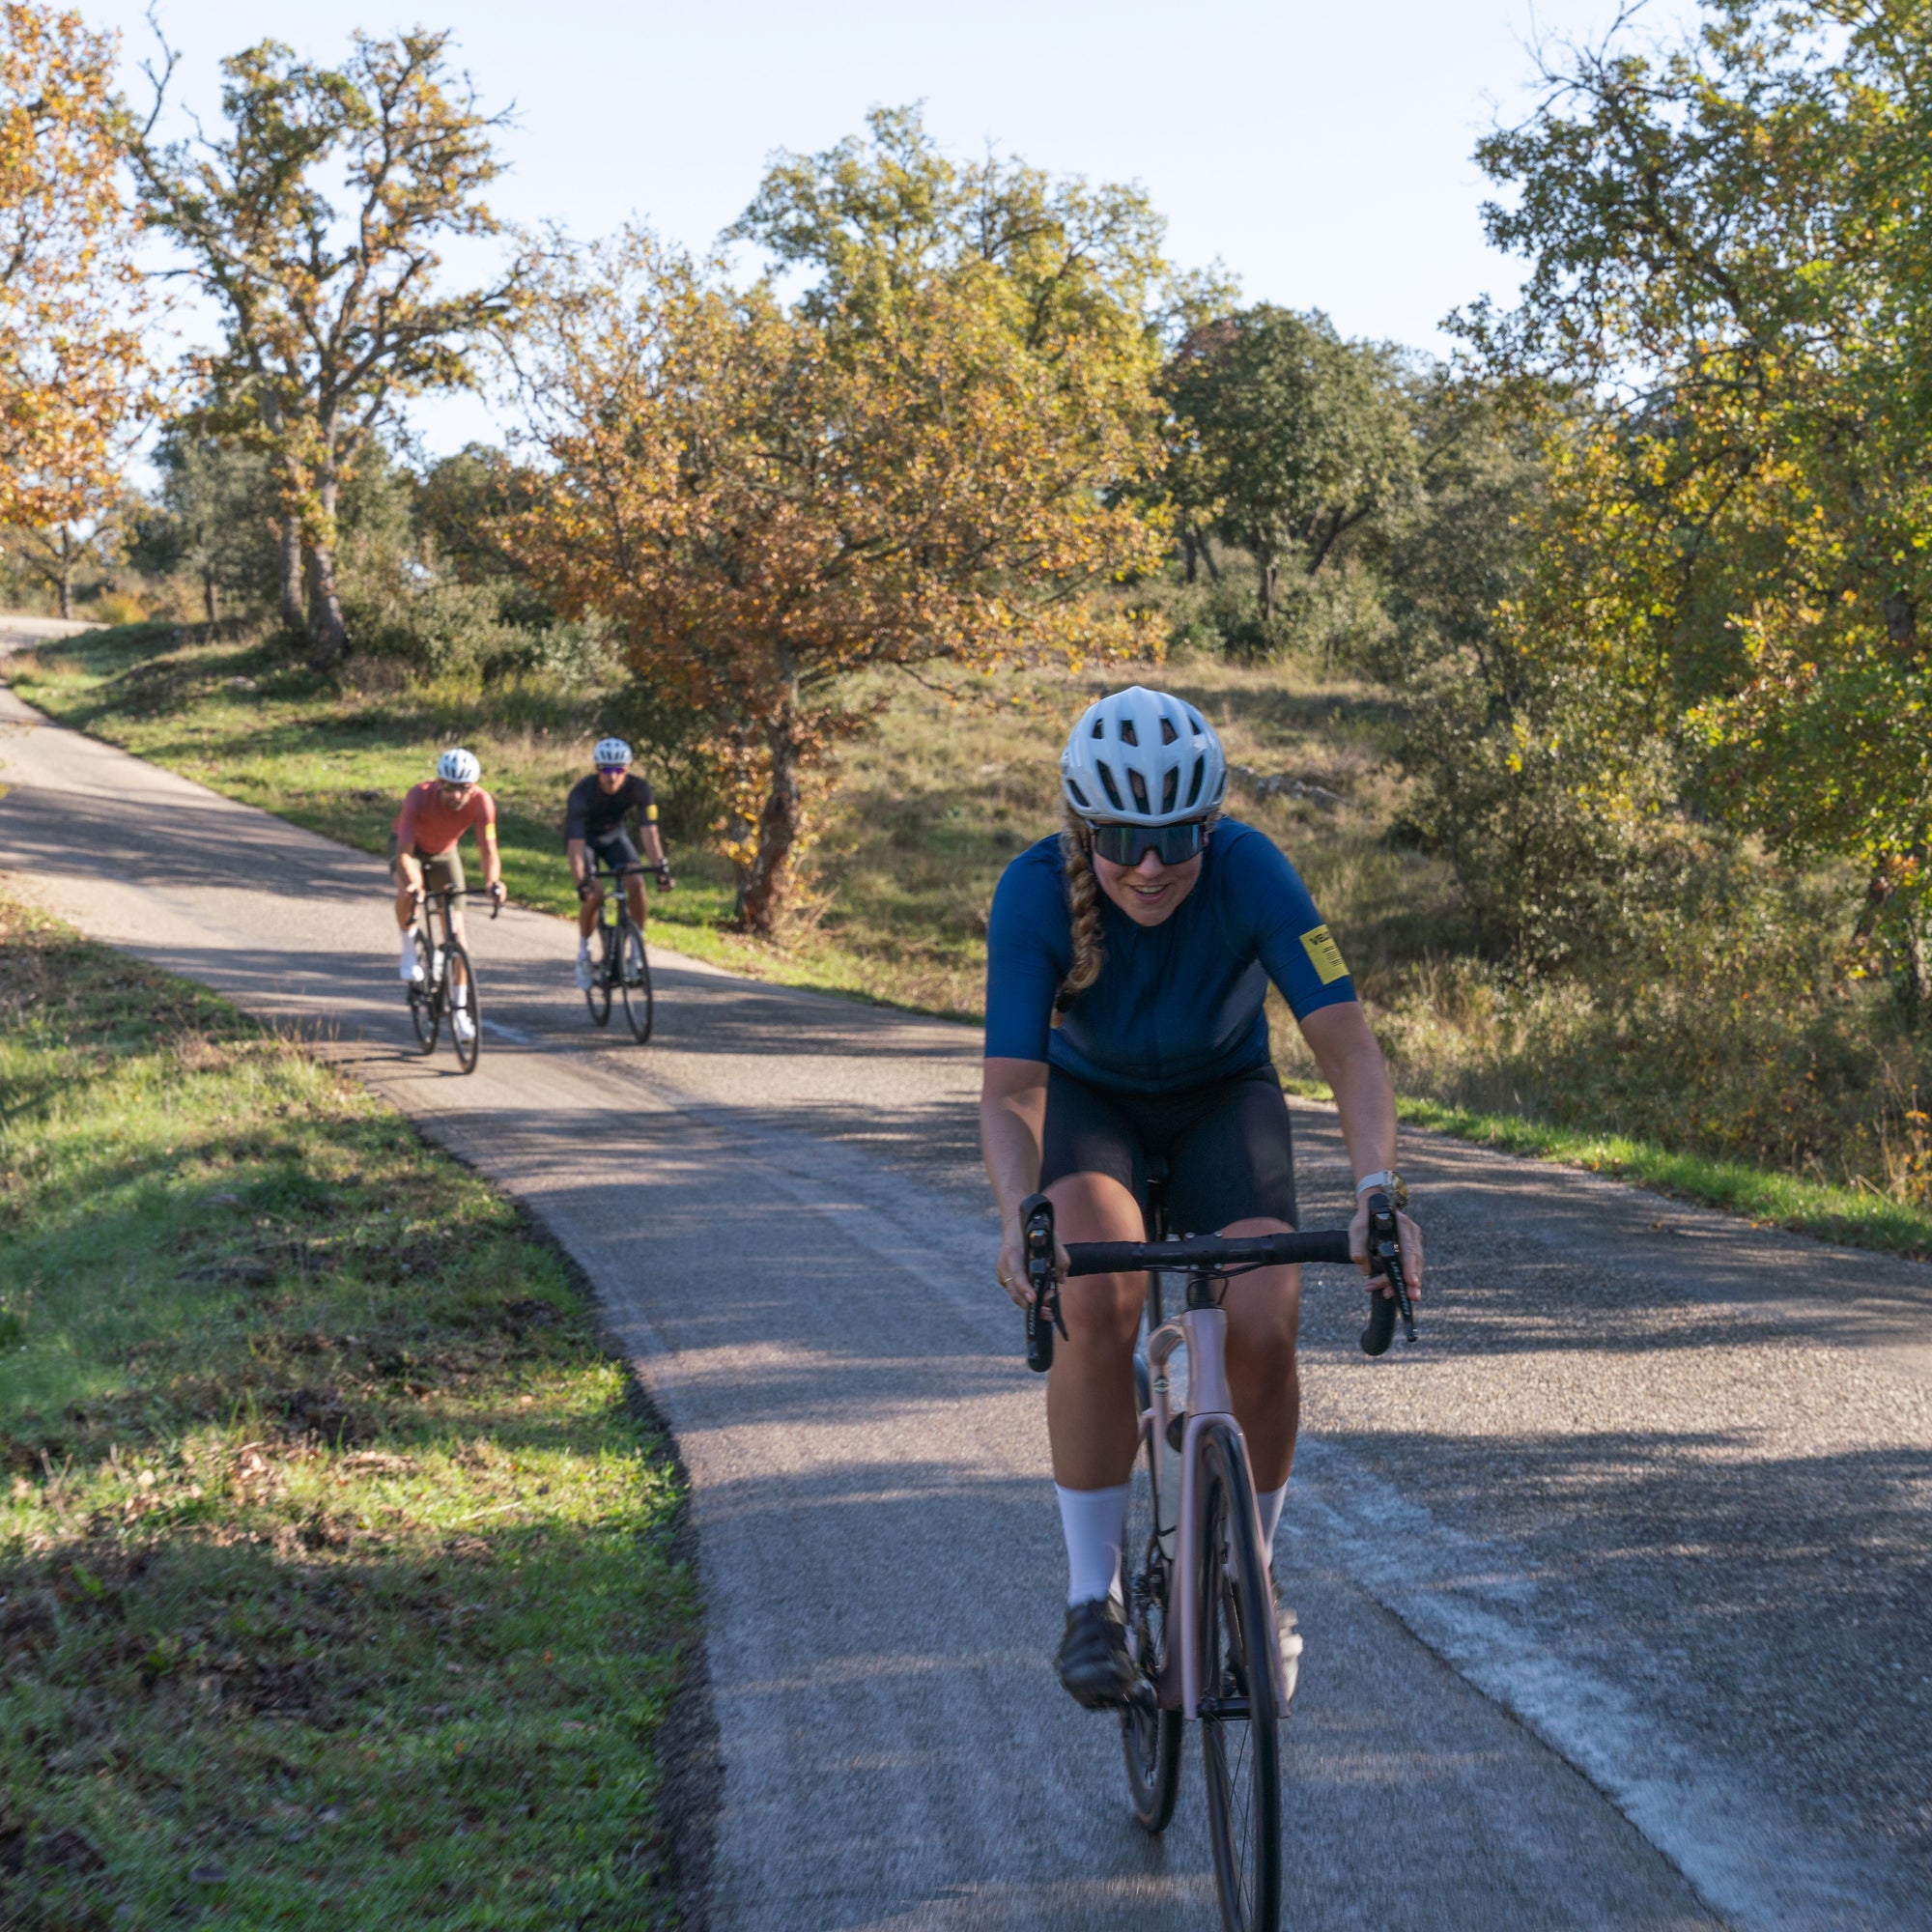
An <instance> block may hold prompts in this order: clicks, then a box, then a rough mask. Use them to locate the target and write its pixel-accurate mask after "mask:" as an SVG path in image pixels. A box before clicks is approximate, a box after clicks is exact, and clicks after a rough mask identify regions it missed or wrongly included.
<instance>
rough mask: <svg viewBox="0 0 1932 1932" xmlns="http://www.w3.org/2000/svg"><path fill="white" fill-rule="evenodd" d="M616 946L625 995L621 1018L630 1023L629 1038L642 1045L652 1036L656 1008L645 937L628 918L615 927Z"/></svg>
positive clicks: (621, 986) (621, 985)
mask: <svg viewBox="0 0 1932 1932" xmlns="http://www.w3.org/2000/svg"><path fill="white" fill-rule="evenodd" d="M617 947H618V953H617V957H618V962H619V964H620V965H621V966H622V968H623V972H622V974H621V976H620V978H619V980H618V984H619V986H620V988H621V990H622V992H623V995H624V1017H625V1018H626V1019H627V1020H629V1021H630V1023H631V1037H632V1038H633V1039H635V1040H636V1041H637V1042H638V1044H639V1046H641V1045H642V1044H643V1043H644V1041H645V1040H647V1039H649V1038H650V1037H651V1026H652V1023H653V1022H654V1021H655V1019H656V1017H657V1009H656V1004H655V1002H654V1000H653V998H652V995H651V961H650V955H649V954H648V953H647V952H645V951H644V935H643V934H642V933H641V932H639V930H638V928H637V926H635V925H634V924H633V923H631V921H630V920H629V919H626V920H625V921H624V922H623V923H622V924H621V925H620V926H619V927H618V928H617Z"/></svg>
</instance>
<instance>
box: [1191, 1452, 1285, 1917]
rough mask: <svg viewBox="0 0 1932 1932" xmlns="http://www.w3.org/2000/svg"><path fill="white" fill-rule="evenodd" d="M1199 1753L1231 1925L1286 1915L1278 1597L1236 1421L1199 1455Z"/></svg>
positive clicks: (1217, 1880)
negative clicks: (1277, 1701) (1235, 1429)
mask: <svg viewBox="0 0 1932 1932" xmlns="http://www.w3.org/2000/svg"><path fill="white" fill-rule="evenodd" d="M1200 1476H1201V1484H1202V1536H1201V1542H1200V1545H1199V1552H1200V1562H1201V1574H1200V1578H1199V1585H1200V1596H1199V1599H1198V1601H1199V1603H1200V1605H1201V1628H1200V1643H1201V1693H1202V1701H1201V1713H1200V1716H1201V1762H1202V1769H1203V1771H1204V1772H1205V1774H1206V1780H1205V1781H1206V1783H1207V1786H1208V1843H1209V1845H1210V1847H1211V1849H1212V1851H1213V1855H1214V1889H1215V1891H1216V1892H1217V1893H1218V1894H1219V1896H1220V1900H1221V1922H1222V1924H1223V1925H1224V1926H1225V1927H1226V1928H1227V1932H1278V1928H1279V1926H1280V1924H1281V1756H1280V1748H1279V1737H1278V1728H1277V1720H1276V1714H1275V1687H1274V1661H1273V1651H1272V1650H1271V1649H1270V1646H1271V1645H1274V1644H1276V1643H1278V1641H1279V1639H1278V1638H1277V1637H1276V1635H1275V1628H1274V1599H1273V1594H1272V1592H1271V1591H1270V1590H1269V1588H1268V1579H1267V1571H1266V1569H1265V1567H1264V1564H1263V1562H1262V1551H1261V1538H1260V1536H1259V1534H1258V1533H1257V1531H1256V1529H1255V1505H1254V1496H1253V1492H1252V1489H1251V1486H1250V1483H1249V1478H1248V1465H1247V1459H1246V1457H1245V1456H1243V1455H1242V1454H1241V1453H1240V1450H1239V1448H1238V1446H1237V1443H1236V1438H1235V1436H1234V1435H1233V1433H1232V1431H1230V1430H1227V1429H1214V1430H1209V1431H1207V1432H1205V1433H1204V1435H1203V1438H1202V1459H1201V1471H1200Z"/></svg>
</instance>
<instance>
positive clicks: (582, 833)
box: [563, 738, 677, 991]
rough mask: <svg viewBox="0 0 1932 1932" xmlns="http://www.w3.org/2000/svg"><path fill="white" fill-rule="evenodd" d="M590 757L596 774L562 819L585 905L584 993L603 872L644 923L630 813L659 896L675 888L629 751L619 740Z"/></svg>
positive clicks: (580, 975) (652, 804)
mask: <svg viewBox="0 0 1932 1932" xmlns="http://www.w3.org/2000/svg"><path fill="white" fill-rule="evenodd" d="M591 757H592V758H593V760H594V761H595V763H596V766H597V769H596V770H595V771H594V772H592V773H591V774H590V776H589V777H588V778H583V779H580V780H578V781H577V782H576V783H575V784H574V785H572V786H571V788H570V798H569V801H568V803H567V804H566V805H565V807H564V814H563V847H564V850H565V851H566V852H567V853H568V854H569V855H570V870H571V875H572V876H573V877H574V878H575V879H576V881H577V896H578V897H579V899H580V900H582V908H581V910H580V911H579V913H578V915H577V984H578V988H579V990H580V991H582V990H584V989H586V988H587V987H588V986H589V984H590V936H591V934H592V933H594V932H595V931H596V930H597V915H598V914H599V913H601V912H602V911H603V910H604V888H603V887H602V886H600V885H599V884H598V883H597V874H598V871H599V870H600V869H602V870H604V871H607V872H615V873H616V874H617V876H618V877H619V878H620V879H622V880H623V882H624V896H625V897H626V898H627V899H628V900H629V901H630V904H631V917H632V918H633V919H634V920H636V921H637V923H638V924H639V926H640V927H641V926H642V924H643V923H644V868H643V866H642V863H641V862H640V861H639V857H638V848H637V846H636V845H634V844H632V842H631V838H630V835H629V833H627V832H626V831H625V830H624V821H625V819H626V818H628V817H629V816H630V814H631V813H632V812H634V811H635V812H636V813H637V814H638V832H639V838H640V839H641V841H642V843H643V848H644V854H645V856H646V857H647V858H649V860H650V862H651V866H652V867H653V869H654V870H655V871H656V873H657V880H658V890H659V891H660V892H667V893H668V892H669V891H670V890H671V888H672V887H673V886H674V885H675V884H676V883H677V882H676V881H675V880H674V879H673V878H672V877H671V875H670V865H669V862H668V860H667V859H666V858H665V850H664V840H663V839H662V838H660V837H659V836H658V808H657V800H656V797H655V795H654V794H653V793H652V791H651V788H650V785H649V784H648V783H647V782H646V781H644V780H642V779H640V778H639V777H638V776H637V774H636V773H635V772H633V771H632V770H631V748H630V746H629V745H627V744H626V743H625V742H624V740H623V739H621V738H601V739H599V740H598V742H597V747H596V749H595V751H593V752H592V753H591Z"/></svg>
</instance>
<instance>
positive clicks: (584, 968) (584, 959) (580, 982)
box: [577, 952, 592, 993]
mask: <svg viewBox="0 0 1932 1932" xmlns="http://www.w3.org/2000/svg"><path fill="white" fill-rule="evenodd" d="M591 979H592V975H591V971H590V955H589V953H587V952H580V953H579V954H578V955H577V990H578V991H579V992H580V993H587V992H589V990H590V983H591Z"/></svg>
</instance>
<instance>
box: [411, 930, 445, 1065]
mask: <svg viewBox="0 0 1932 1932" xmlns="http://www.w3.org/2000/svg"><path fill="white" fill-rule="evenodd" d="M415 943H416V977H415V978H414V979H413V980H411V981H410V1024H411V1025H412V1027H414V1028H415V1030H416V1044H417V1046H419V1047H420V1048H421V1049H422V1050H423V1052H425V1053H434V1052H435V1051H436V1035H437V1028H438V1026H439V1025H440V1023H441V1018H442V1009H441V1006H440V1003H439V1001H438V992H439V989H438V988H437V987H436V986H435V985H433V984H432V983H431V980H430V977H429V976H430V974H431V973H433V972H434V971H435V970H436V956H435V954H434V953H432V952H431V951H430V945H429V941H428V940H427V939H425V938H424V937H423V935H422V928H421V927H420V926H418V927H417V928H416V932H415Z"/></svg>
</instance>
